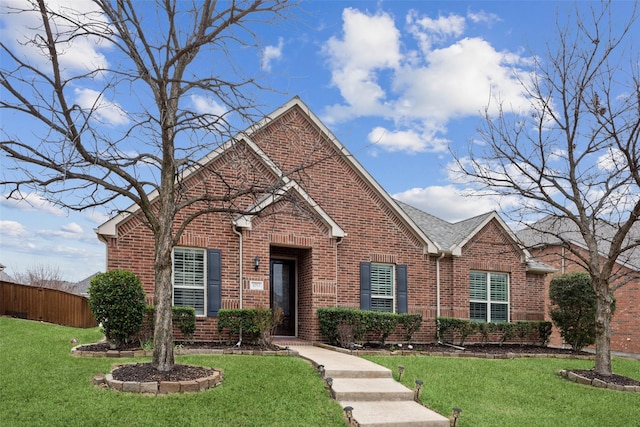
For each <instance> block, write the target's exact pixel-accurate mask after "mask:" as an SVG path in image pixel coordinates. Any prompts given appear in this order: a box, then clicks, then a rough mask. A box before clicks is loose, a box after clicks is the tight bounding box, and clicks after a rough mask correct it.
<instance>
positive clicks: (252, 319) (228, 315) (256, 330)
mask: <svg viewBox="0 0 640 427" xmlns="http://www.w3.org/2000/svg"><path fill="white" fill-rule="evenodd" d="M282 318H283V313H282V310H275V311H273V310H271V309H268V308H243V309H234V310H220V311H218V332H220V333H222V332H223V331H224V330H225V329H226V330H227V333H228V334H229V342H231V340H232V338H237V339H240V338H242V339H243V340H246V341H248V342H255V343H258V344H260V345H262V346H268V345H270V344H271V342H272V336H273V333H274V331H275V329H276V328H277V327H278V325H279V324H280V323H282Z"/></svg>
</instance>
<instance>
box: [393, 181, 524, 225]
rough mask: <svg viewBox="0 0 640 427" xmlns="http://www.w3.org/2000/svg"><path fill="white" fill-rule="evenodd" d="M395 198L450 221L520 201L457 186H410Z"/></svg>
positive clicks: (506, 208) (456, 220)
mask: <svg viewBox="0 0 640 427" xmlns="http://www.w3.org/2000/svg"><path fill="white" fill-rule="evenodd" d="M393 197H394V198H396V199H398V200H400V201H402V202H405V203H407V204H409V205H411V206H414V207H416V208H418V209H420V210H422V211H424V212H427V213H429V214H431V215H434V216H436V217H438V218H441V219H444V220H445V221H449V222H458V221H462V220H465V219H469V218H472V217H474V216H477V215H481V214H484V213H487V212H491V211H497V212H500V211H501V210H508V209H510V208H513V207H516V206H518V205H519V204H520V201H519V199H518V198H516V197H499V196H496V195H491V194H487V193H483V192H482V191H478V190H474V189H472V188H464V189H461V188H459V187H456V186H455V185H445V186H438V185H434V186H430V187H425V188H411V189H409V190H406V191H403V192H400V193H397V194H394V195H393Z"/></svg>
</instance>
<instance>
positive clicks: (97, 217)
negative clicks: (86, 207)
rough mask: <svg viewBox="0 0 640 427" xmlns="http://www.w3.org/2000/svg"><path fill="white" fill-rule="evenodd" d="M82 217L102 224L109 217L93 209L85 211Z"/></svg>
mask: <svg viewBox="0 0 640 427" xmlns="http://www.w3.org/2000/svg"><path fill="white" fill-rule="evenodd" d="M84 217H85V218H86V219H87V220H89V221H91V222H92V223H94V224H99V225H101V224H104V223H105V222H107V221H108V220H109V219H110V217H109V215H106V214H104V213H102V212H98V211H96V210H95V209H94V210H91V211H88V212H85V214H84Z"/></svg>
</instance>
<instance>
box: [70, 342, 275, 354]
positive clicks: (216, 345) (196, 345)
mask: <svg viewBox="0 0 640 427" xmlns="http://www.w3.org/2000/svg"><path fill="white" fill-rule="evenodd" d="M175 344H176V346H178V347H179V348H181V349H185V350H186V349H223V350H224V349H236V350H261V351H266V350H271V351H277V350H282V349H281V348H280V347H278V346H276V345H271V346H260V345H258V344H251V343H242V344H241V345H240V346H234V345H229V344H227V343H221V342H208V341H207V342H201V341H197V342H180V341H176V343H175ZM141 349H142V348H141V347H140V344H138V343H125V344H122V345H120V346H119V347H118V348H116V349H115V350H120V351H122V350H141ZM78 350H79V351H96V352H100V351H108V350H113V349H112V348H111V347H110V346H109V343H108V342H106V341H101V342H99V343H95V344H86V345H81V346H79V347H78Z"/></svg>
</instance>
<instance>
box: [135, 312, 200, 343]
mask: <svg viewBox="0 0 640 427" xmlns="http://www.w3.org/2000/svg"><path fill="white" fill-rule="evenodd" d="M171 309H172V323H173V326H174V327H176V328H178V329H179V330H180V332H181V333H182V336H183V337H184V339H185V340H186V341H191V340H192V339H193V334H194V333H195V332H196V309H195V308H193V307H182V306H180V307H172V308H171ZM154 315H155V307H154V306H152V305H148V306H146V307H145V316H144V320H143V322H142V328H141V330H140V332H139V333H138V341H140V344H141V345H143V344H144V345H147V346H150V344H151V343H152V342H153V330H154V319H153V317H154Z"/></svg>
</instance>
